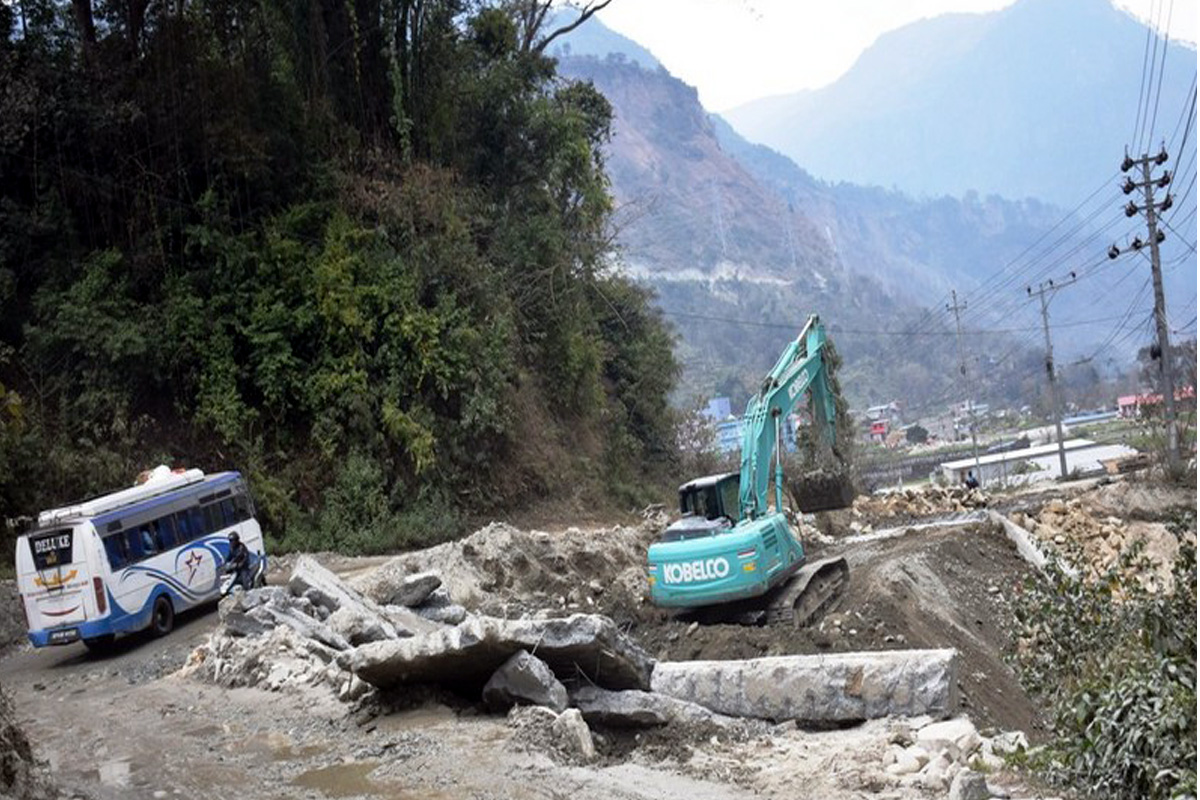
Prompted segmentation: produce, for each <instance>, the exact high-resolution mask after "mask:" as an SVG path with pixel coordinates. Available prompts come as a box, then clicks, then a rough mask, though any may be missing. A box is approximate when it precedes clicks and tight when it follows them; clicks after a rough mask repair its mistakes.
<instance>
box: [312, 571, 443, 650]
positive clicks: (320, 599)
mask: <svg viewBox="0 0 1200 800" xmlns="http://www.w3.org/2000/svg"><path fill="white" fill-rule="evenodd" d="M288 588H289V589H290V590H291V592H292V594H294V595H296V596H297V597H305V598H308V599H309V600H310V601H311V602H312V603H313V604H314V605H317V606H320V607H321V608H324V609H325V610H327V611H328V612H329V613H331V614H332V613H334V612H336V611H337V610H338V609H340V608H350V609H353V612H354V617H355V618H358V617H362V618H364V619H366V620H368V621H369V624H370V625H372V626H376V627H377V628H378V629H379V632H380V633H382V634H383V637H384V638H388V639H393V638H395V637H397V636H415V635H418V634H422V633H429V632H430V631H433V630H436V629H437V627H438V626H437V625H436V624H434V623H432V622H430V621H428V620H426V619H422V618H421V617H419V616H417V615H416V614H413V613H411V612H408V613H407V614H405V613H403V612H402V611H399V610H396V611H393V612H392V613H391V614H390V615H389V614H385V613H384V612H383V610H382V609H381V608H380V607H379V605H378V604H376V603H375V602H374V601H373V600H371V599H369V598H367V597H364V596H363V595H361V594H360V593H359V592H357V591H355V590H354V589H351V588H350V587H349V586H347V585H346V584H345V583H343V582H342V581H341V579H339V578H338V577H337V576H336V575H334V574H333V573H332V572H330V571H329V570H327V569H325V567H323V566H321V565H320V564H318V563H317V562H316V560H315V559H313V558H311V557H309V556H301V557H300V559H299V560H298V561H297V562H296V566H295V567H294V568H293V569H292V576H291V578H289V579H288ZM396 621H399V622H400V625H399V627H398V626H397V624H396Z"/></svg>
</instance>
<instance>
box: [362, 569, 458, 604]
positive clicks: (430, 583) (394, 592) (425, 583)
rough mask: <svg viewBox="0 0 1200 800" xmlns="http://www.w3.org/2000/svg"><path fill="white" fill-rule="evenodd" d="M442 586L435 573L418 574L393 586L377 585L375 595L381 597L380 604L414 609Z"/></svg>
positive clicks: (409, 576)
mask: <svg viewBox="0 0 1200 800" xmlns="http://www.w3.org/2000/svg"><path fill="white" fill-rule="evenodd" d="M441 585H442V579H441V576H439V575H438V574H437V573H436V572H418V573H417V574H415V575H405V576H403V577H402V578H400V580H399V581H397V582H396V583H395V584H394V585H393V586H390V587H389V586H387V585H385V584H377V586H378V589H377V590H376V594H375V595H373V597H375V596H379V595H382V596H383V597H382V599H381V600H380V602H382V603H384V604H386V605H392V606H408V607H409V608H415V607H417V606H419V605H421V604H422V603H424V602H425V600H426V599H427V598H428V597H429V595H431V594H433V592H434V590H436V589H438V588H439V587H440V586H441Z"/></svg>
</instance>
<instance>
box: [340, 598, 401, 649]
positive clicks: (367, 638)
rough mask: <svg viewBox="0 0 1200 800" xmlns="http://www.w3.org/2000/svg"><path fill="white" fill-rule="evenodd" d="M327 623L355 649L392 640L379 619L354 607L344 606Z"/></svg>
mask: <svg viewBox="0 0 1200 800" xmlns="http://www.w3.org/2000/svg"><path fill="white" fill-rule="evenodd" d="M325 623H326V624H327V625H328V626H329V627H330V628H331V629H333V630H334V631H335V632H336V633H338V634H340V635H341V636H342V637H343V638H345V639H346V641H348V642H350V644H351V645H352V646H354V647H357V646H358V645H360V644H366V643H367V642H380V641H383V640H384V639H387V638H390V637H389V635H388V630H387V629H386V628H385V627H384V626H383V624H382V623H381V621H380V620H379V618H377V617H373V616H368V615H367V614H364V613H362V610H361V609H359V608H356V607H354V606H342V607H341V608H339V609H338V610H337V611H334V612H333V613H332V614H330V615H329V618H328V619H327V620H325ZM393 630H394V629H393Z"/></svg>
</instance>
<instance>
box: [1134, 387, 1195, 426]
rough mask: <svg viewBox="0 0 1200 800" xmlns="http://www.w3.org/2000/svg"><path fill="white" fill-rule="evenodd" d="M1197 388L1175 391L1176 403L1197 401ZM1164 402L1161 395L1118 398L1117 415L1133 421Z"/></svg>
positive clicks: (1184, 388)
mask: <svg viewBox="0 0 1200 800" xmlns="http://www.w3.org/2000/svg"><path fill="white" fill-rule="evenodd" d="M1195 399H1196V387H1194V386H1184V387H1183V388H1181V389H1176V390H1175V402H1177V403H1178V402H1181V401H1183V400H1195ZM1162 400H1163V397H1162V395H1161V394H1127V395H1125V396H1124V397H1118V398H1117V413H1119V414H1120V415H1121V417H1122V418H1123V419H1131V418H1133V417H1138V416H1141V415H1142V414H1144V413H1146V412H1147V411H1150V410H1153V409H1154V408H1155V407H1156V406H1157V405H1159V404H1160V403H1161V402H1162Z"/></svg>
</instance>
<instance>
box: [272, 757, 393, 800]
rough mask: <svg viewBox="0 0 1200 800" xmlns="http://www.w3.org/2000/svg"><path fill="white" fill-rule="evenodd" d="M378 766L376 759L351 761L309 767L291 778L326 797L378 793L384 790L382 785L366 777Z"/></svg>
mask: <svg viewBox="0 0 1200 800" xmlns="http://www.w3.org/2000/svg"><path fill="white" fill-rule="evenodd" d="M378 766H379V762H378V761H351V762H350V763H348V764H334V765H333V766H330V767H322V768H321V769H310V770H309V771H308V772H305V773H303V774H302V775H300V777H298V778H296V779H295V780H293V781H292V784H293V785H295V786H303V787H304V788H305V789H316V790H317V791H319V792H321V793H322V794H324V795H325V796H326V797H354V796H357V795H379V794H381V793H382V792H383V791H384V787H382V786H378V785H376V784H375V783H373V782H372V781H371V779H370V778H368V777H367V776H368V775H369V774H370V773H371V772H372V771H374V770H375V768H376V767H378Z"/></svg>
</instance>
